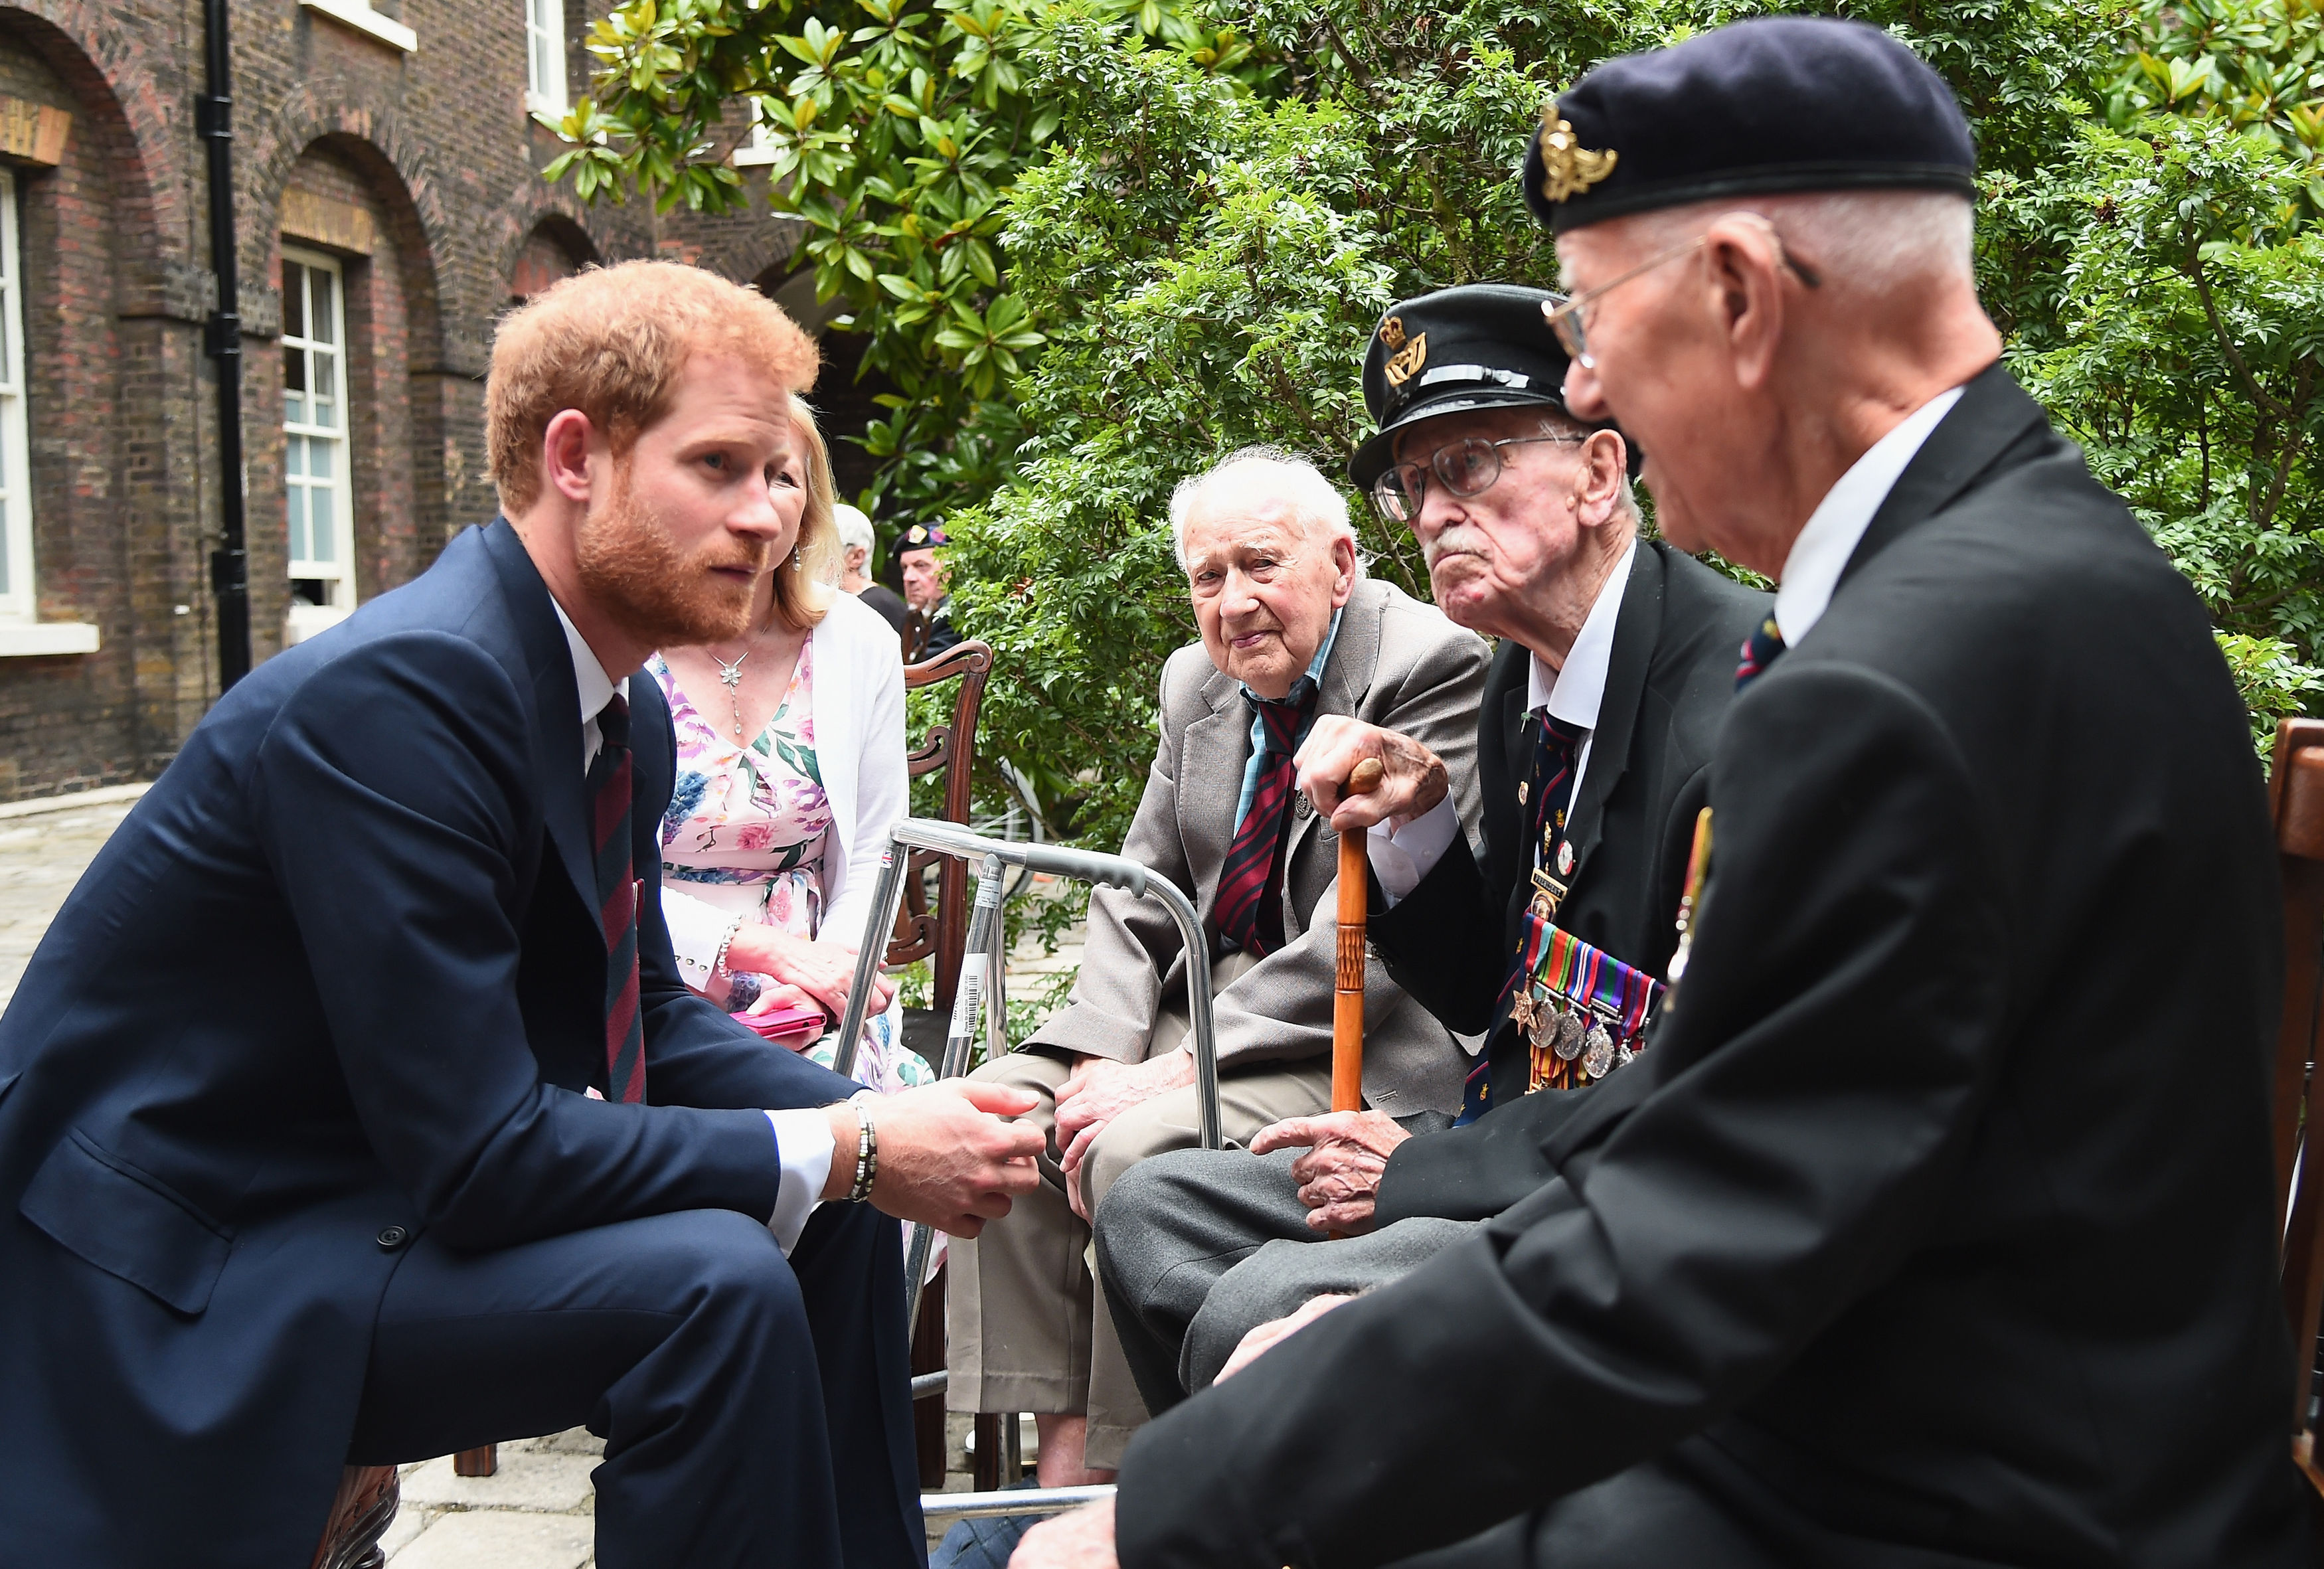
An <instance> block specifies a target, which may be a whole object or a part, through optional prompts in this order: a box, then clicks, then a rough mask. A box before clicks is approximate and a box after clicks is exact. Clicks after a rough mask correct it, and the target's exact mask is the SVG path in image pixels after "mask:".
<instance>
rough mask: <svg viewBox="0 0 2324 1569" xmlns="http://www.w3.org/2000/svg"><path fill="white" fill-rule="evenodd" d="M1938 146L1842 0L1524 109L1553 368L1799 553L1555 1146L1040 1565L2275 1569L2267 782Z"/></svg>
mask: <svg viewBox="0 0 2324 1569" xmlns="http://www.w3.org/2000/svg"><path fill="white" fill-rule="evenodd" d="M1973 176H1974V157H1973V152H1972V148H1971V143H1970V138H1969V129H1968V126H1967V125H1966V123H1965V122H1964V120H1963V118H1962V116H1961V113H1960V107H1959V106H1958V105H1957V104H1956V103H1955V102H1954V100H1953V97H1952V96H1951V94H1950V92H1949V91H1948V90H1947V89H1946V88H1945V87H1944V85H1943V83H1942V82H1941V80H1940V79H1939V78H1937V77H1936V76H1935V75H1934V74H1933V73H1932V72H1931V71H1930V70H1929V69H1927V68H1926V67H1925V66H1924V65H1923V64H1922V62H1921V61H1920V60H1917V59H1915V58H1914V56H1913V55H1912V54H1911V53H1910V52H1909V51H1906V50H1905V49H1904V48H1903V47H1902V46H1901V45H1898V44H1897V43H1895V42H1893V41H1891V40H1890V39H1888V38H1887V37H1886V35H1885V34H1882V33H1879V32H1874V31H1872V30H1870V29H1867V28H1864V27H1861V26H1858V25H1855V24H1851V23H1835V22H1826V21H1809V20H1791V19H1780V20H1765V21H1757V22H1751V23H1741V24H1738V25H1736V26H1733V27H1729V28H1725V29H1720V30H1719V31H1716V32H1710V33H1706V34H1704V35H1702V36H1701V37H1698V38H1695V39H1692V40H1690V41H1689V42H1685V43H1683V44H1681V45H1679V46H1677V47H1675V48H1673V49H1669V50H1665V51H1655V52H1652V53H1649V54H1645V55H1640V56H1636V57H1631V58H1628V59H1623V60H1615V61H1612V62H1609V63H1608V64H1606V65H1604V66H1601V67H1600V68H1599V69H1596V70H1594V71H1592V72H1591V74H1590V75H1589V76H1587V77H1585V78H1583V79H1582V81H1581V82H1580V83H1579V84H1578V85H1577V86H1576V87H1575V88H1572V90H1571V91H1569V92H1568V93H1566V94H1565V95H1564V96H1563V97H1562V98H1560V99H1559V100H1558V101H1557V103H1556V104H1555V105H1554V106H1552V108H1551V110H1550V111H1549V112H1548V113H1547V114H1545V115H1544V125H1543V127H1542V130H1541V133H1540V135H1539V137H1538V138H1537V140H1536V142H1535V146H1534V150H1533V152H1532V156H1531V157H1530V159H1529V161H1528V164H1527V168H1526V175H1525V179H1526V194H1527V196H1528V198H1529V199H1531V200H1532V201H1534V202H1535V205H1536V210H1537V211H1539V212H1541V213H1543V214H1544V215H1545V217H1547V219H1548V221H1549V222H1550V224H1551V225H1552V226H1553V227H1554V229H1555V231H1556V233H1557V236H1558V240H1557V245H1558V254H1559V258H1560V262H1561V263H1562V265H1563V268H1564V271H1565V276H1566V281H1567V282H1568V283H1569V284H1570V285H1571V286H1572V290H1573V296H1572V300H1571V301H1570V302H1569V303H1568V304H1567V305H1566V306H1564V307H1562V308H1560V309H1559V310H1558V313H1557V317H1556V320H1557V325H1558V326H1559V328H1560V330H1561V333H1562V335H1563V337H1564V341H1565V342H1566V345H1567V346H1568V348H1569V349H1570V350H1571V351H1572V354H1573V356H1574V367H1573V370H1572V373H1571V374H1569V376H1568V378H1567V382H1566V389H1565V391H1566V397H1567V401H1568V404H1569V406H1570V407H1571V408H1572V410H1573V411H1574V412H1575V413H1576V414H1577V415H1581V416H1582V417H1585V418H1588V417H1591V416H1618V417H1619V419H1620V420H1621V422H1622V425H1623V428H1624V429H1626V430H1627V431H1629V432H1630V433H1632V434H1633V435H1635V436H1636V437H1637V439H1638V440H1639V442H1640V444H1641V445H1642V446H1643V447H1644V448H1645V449H1646V453H1647V454H1648V459H1647V465H1646V483H1647V485H1648V486H1649V487H1650V488H1651V490H1652V491H1653V493H1654V494H1655V502H1656V514H1657V521H1658V522H1659V524H1660V526H1661V528H1662V530H1663V531H1664V532H1665V535H1666V537H1668V538H1669V539H1670V540H1672V541H1673V542H1674V543H1676V544H1678V545H1680V546H1682V547H1694V548H1701V547H1704V546H1710V547H1715V548H1716V549H1719V550H1720V551H1721V552H1722V553H1723V554H1725V555H1726V556H1728V557H1729V558H1732V559H1735V560H1738V561H1740V562H1742V563H1744V564H1745V565H1747V566H1750V567H1753V568H1757V569H1758V570H1760V571H1763V572H1766V573H1768V574H1769V575H1771V576H1773V577H1775V578H1776V579H1777V581H1778V582H1779V584H1780V588H1779V591H1778V593H1777V596H1776V601H1775V614H1773V615H1772V616H1771V617H1770V618H1769V620H1768V623H1766V625H1765V626H1763V627H1762V628H1761V630H1760V631H1759V632H1757V633H1756V634H1755V635H1754V636H1753V637H1752V639H1751V640H1750V642H1749V644H1748V647H1747V649H1746V650H1745V651H1744V654H1743V658H1742V661H1741V669H1740V670H1739V672H1738V679H1739V680H1740V681H1741V682H1742V683H1744V687H1745V689H1744V690H1743V691H1742V692H1741V694H1740V696H1739V697H1738V699H1737V701H1736V704H1735V706H1734V708H1733V709H1732V710H1731V712H1730V713H1729V715H1728V719H1727V724H1726V725H1725V727H1724V729H1723V730H1722V732H1721V734H1720V743H1719V746H1718V750H1717V752H1716V753H1715V755H1714V757H1713V760H1712V762H1711V788H1710V804H1711V810H1712V813H1713V819H1712V824H1711V848H1710V854H1709V855H1708V857H1707V863H1708V868H1709V871H1708V876H1707V879H1706V880H1705V881H1703V882H1702V883H1701V886H1700V887H1699V888H1698V889H1697V891H1696V896H1695V898H1694V899H1693V900H1691V901H1690V905H1689V909H1690V912H1691V914H1690V920H1691V924H1690V928H1689V932H1688V935H1687V936H1686V937H1684V938H1683V939H1682V944H1683V946H1682V948H1681V959H1679V960H1674V968H1675V969H1676V971H1677V977H1678V978H1677V983H1676V985H1675V987H1674V992H1673V995H1672V996H1671V998H1670V999H1669V1000H1668V1001H1667V1003H1666V1005H1665V1009H1664V1017H1663V1020H1662V1021H1661V1024H1660V1026H1659V1027H1658V1029H1657V1032H1656V1034H1655V1038H1654V1042H1653V1046H1652V1049H1650V1050H1648V1051H1646V1053H1645V1054H1643V1055H1642V1056H1641V1057H1640V1058H1639V1060H1638V1062H1637V1064H1636V1065H1634V1066H1632V1067H1630V1068H1628V1069H1626V1070H1624V1071H1623V1072H1621V1073H1619V1074H1617V1075H1615V1076H1614V1077H1613V1079H1612V1080H1611V1081H1609V1083H1608V1084H1606V1085H1605V1086H1604V1087H1603V1088H1602V1089H1598V1090H1593V1091H1592V1092H1591V1093H1590V1094H1589V1095H1588V1096H1587V1097H1585V1103H1584V1104H1582V1106H1581V1107H1580V1108H1579V1109H1578V1110H1577V1111H1576V1112H1575V1113H1574V1114H1573V1115H1572V1116H1571V1117H1569V1118H1567V1119H1565V1120H1564V1121H1563V1122H1562V1123H1561V1124H1560V1125H1559V1126H1557V1127H1556V1128H1555V1129H1554V1131H1552V1133H1551V1134H1550V1136H1549V1137H1548V1138H1547V1139H1546V1140H1545V1141H1544V1142H1543V1144H1542V1147H1541V1150H1540V1154H1541V1158H1542V1160H1543V1162H1544V1164H1545V1167H1546V1168H1548V1170H1549V1172H1550V1173H1551V1175H1550V1176H1549V1177H1548V1179H1547V1180H1546V1181H1545V1182H1544V1184H1543V1185H1542V1186H1541V1187H1540V1188H1538V1189H1537V1190H1536V1191H1535V1193H1534V1194H1532V1195H1530V1196H1529V1197H1527V1198H1526V1199H1525V1200H1524V1201H1523V1202H1522V1203H1520V1204H1517V1205H1515V1206H1513V1207H1512V1208H1511V1209H1509V1210H1508V1211H1507V1212H1505V1213H1504V1214H1501V1215H1500V1216H1499V1217H1497V1218H1496V1219H1495V1220H1493V1221H1491V1222H1490V1223H1488V1224H1487V1225H1485V1226H1484V1227H1482V1228H1481V1229H1480V1230H1479V1231H1478V1232H1476V1233H1475V1234H1473V1235H1471V1236H1470V1237H1468V1238H1466V1239H1464V1240H1462V1241H1459V1242H1456V1243H1454V1244H1453V1245H1452V1246H1451V1247H1448V1248H1446V1249H1444V1250H1443V1251H1441V1252H1439V1253H1437V1254H1436V1255H1435V1256H1434V1258H1432V1259H1431V1260H1428V1261H1427V1262H1426V1263H1425V1264H1423V1265H1422V1266H1421V1267H1420V1268H1419V1269H1416V1270H1414V1271H1413V1272H1412V1273H1410V1274H1409V1275H1406V1277H1405V1278H1402V1279H1400V1280H1397V1281H1396V1282H1394V1283H1393V1284H1390V1285H1388V1286H1385V1287H1383V1288H1380V1289H1379V1290H1377V1291H1375V1292H1372V1293H1370V1294H1369V1295H1368V1296H1365V1297H1360V1298H1357V1299H1355V1300H1353V1301H1351V1302H1349V1303H1347V1304H1346V1305H1345V1306H1339V1307H1337V1308H1335V1309H1333V1310H1332V1311H1329V1312H1325V1313H1323V1314H1322V1315H1320V1316H1319V1317H1317V1318H1316V1319H1315V1320H1314V1322H1313V1323H1310V1324H1307V1325H1306V1326H1305V1327H1304V1328H1301V1329H1300V1330H1298V1331H1297V1333H1296V1334H1289V1335H1287V1336H1286V1337H1285V1338H1283V1339H1282V1340H1280V1341H1279V1342H1278V1343H1277V1344H1276V1345H1275V1346H1274V1347H1273V1348H1272V1349H1271V1350H1269V1351H1268V1352H1266V1353H1265V1354H1264V1355H1263V1356H1261V1357H1259V1359H1258V1360H1257V1361H1255V1362H1253V1363H1252V1364H1251V1365H1250V1367H1249V1368H1248V1369H1246V1370H1245V1371H1241V1372H1239V1373H1238V1374H1236V1375H1235V1376H1234V1377H1232V1378H1231V1379H1228V1380H1224V1381H1223V1382H1222V1383H1220V1384H1218V1385H1216V1386H1214V1387H1213V1389H1210V1390H1208V1391H1206V1392H1204V1393H1203V1395H1201V1396H1198V1397H1196V1398H1194V1399H1191V1400H1189V1401H1187V1402H1186V1403H1185V1405H1183V1406H1181V1407H1178V1408H1177V1409H1176V1410H1175V1411H1173V1412H1171V1413H1170V1414H1169V1415H1167V1416H1166V1417H1162V1418H1160V1419H1158V1420H1157V1422H1155V1423H1154V1424H1153V1425H1152V1426H1149V1427H1148V1429H1147V1430H1146V1431H1145V1432H1144V1433H1143V1434H1141V1435H1140V1436H1139V1439H1138V1440H1137V1442H1136V1443H1134V1444H1132V1445H1131V1447H1130V1453H1129V1455H1128V1457H1127V1459H1126V1461H1125V1463H1124V1466H1123V1470H1122V1472H1121V1485H1120V1495H1119V1498H1118V1499H1117V1500H1113V1501H1112V1503H1111V1505H1110V1506H1107V1507H1101V1508H1100V1509H1094V1510H1092V1511H1090V1512H1088V1513H1085V1514H1083V1515H1078V1516H1069V1517H1066V1518H1065V1519H1063V1520H1060V1521H1057V1522H1055V1523H1053V1524H1050V1525H1047V1526H1045V1527H1040V1528H1039V1529H1037V1531H1035V1532H1034V1533H1032V1534H1031V1535H1030V1536H1028V1538H1027V1540H1026V1543H1025V1546H1024V1547H1023V1548H1022V1549H1021V1550H1020V1552H1019V1564H1020V1569H1022V1566H1023V1565H1028V1564H1035V1565H1047V1564H1065V1563H1073V1564H1102V1563H1105V1562H1108V1561H1110V1560H1111V1559H1113V1558H1114V1557H1115V1556H1116V1555H1117V1554H1118V1556H1119V1559H1120V1562H1121V1563H1122V1564H1125V1565H1127V1566H1128V1569H1161V1566H1164V1565H1186V1566H1188V1569H1192V1566H1194V1565H1196V1564H1201V1565H1203V1566H1204V1569H1234V1566H1241V1565H1248V1566H1250V1569H1279V1566H1281V1565H1286V1564H1296V1565H1299V1566H1301V1569H1306V1566H1309V1565H1329V1566H1331V1569H1342V1566H1343V1565H1344V1566H1349V1569H1357V1566H1362V1565H1369V1564H1382V1563H1387V1562H1391V1561H1394V1560H1397V1559H1400V1558H1406V1557H1412V1556H1415V1555H1423V1554H1426V1555H1428V1556H1427V1559H1426V1561H1427V1562H1428V1563H1429V1564H1431V1565H1432V1566H1433V1569H1435V1566H1443V1569H1449V1566H1450V1565H1452V1564H1472V1563H1473V1564H1487V1563H1490V1564H1505V1565H1512V1566H1514V1565H1518V1564H1539V1565H1542V1566H1543V1569H1549V1566H1552V1565H1554V1566H1556V1569H1568V1566H1598V1565H1613V1564H1684V1565H1688V1566H1690V1569H1695V1566H1702V1565H1713V1566H1723V1565H1737V1566H1747V1565H1748V1566H1753V1569H1757V1566H1762V1565H1765V1566H1769V1569H1772V1566H1775V1565H1803V1564H1812V1565H1824V1564H1832V1565H1837V1564H1849V1565H1868V1566H1873V1569H1905V1566H1907V1565H1911V1566H1914V1569H1937V1566H1945V1565H1950V1566H1960V1569H1968V1566H1969V1565H1992V1564H2091V1565H2098V1564H2133V1565H2166V1564H2168V1565H2181V1564H2184V1565H2234V1566H2237V1569H2243V1566H2253V1569H2256V1566H2260V1565H2266V1566H2270V1569H2273V1566H2276V1565H2285V1566H2289V1565H2291V1564H2304V1563H2309V1562H2311V1561H2312V1551H2313V1548H2312V1544H2311V1542H2310V1518H2309V1511H2308V1509H2307V1508H2306V1507H2305V1500H2304V1499H2303V1496H2302V1488H2303V1485H2304V1484H2302V1483H2301V1481H2299V1479H2298V1475H2297V1473H2296V1472H2294V1470H2293V1469H2292V1463H2291V1461H2290V1458H2289V1456H2288V1454H2287V1453H2286V1449H2287V1444H2286V1437H2287V1432H2288V1427H2289V1423H2288V1421H2287V1416H2288V1412H2287V1407H2288V1405H2289V1403H2290V1402H2289V1400H2288V1398H2287V1397H2288V1396H2289V1395H2290V1393H2291V1389H2292V1365H2293V1363H2292V1354H2291V1352H2292V1348H2291V1346H2290V1344H2289V1337H2288V1335H2287V1334H2286V1331H2285V1324H2284V1319H2283V1315H2282V1309H2281V1307H2280V1306H2279V1304H2278V1302H2277V1294H2276V1283H2275V1270H2276V1253H2277V1244H2278V1240H2279V1239H2278V1234H2277V1228H2276V1223H2275V1221H2274V1218H2273V1213H2272V1212H2273V1195H2272V1191H2271V1182H2270V1170H2269V1160H2268V1149H2269V1140H2268V1134H2267V1125H2266V1096H2267V1085H2266V1075H2265V1072H2264V1065H2265V1059H2266V1047H2265V1042H2266V1039H2267V1038H2268V1035H2269V1033H2270V1031H2271V1029H2272V1026H2273V1018H2272V1017H2271V1014H2272V993H2273V992H2274V990H2275V988H2276V985H2277V983H2278V978H2279V975H2280V969H2281V943H2282V937H2281V933H2280V930H2279V927H2278V922H2277V920H2276V918H2275V914H2274V905H2275V900H2276V891H2275V887H2274V883H2275V868H2274V858H2273V854H2271V843H2270V835H2269V832H2268V826H2267V818H2266V812H2265V807H2264V796H2263V792H2262V789H2261V781H2260V777H2259V773H2258V770H2257V767H2256V765H2255V761H2254V759H2253V756H2252V752H2251V747H2250V743H2249V739H2248V732H2247V730H2246V718H2245V715H2244V712H2243V708H2242V705H2241V703H2240V702H2239V701H2238V699H2237V697H2236V689H2235V686H2234V683H2233V681H2232V680H2231V679H2230V678H2229V676H2228V673H2227V669H2226V668H2225V665H2224V663H2223V662H2222V660H2220V658H2219V655H2218V651H2217V649H2216V647H2215V646H2214V644H2213V641H2212V637H2211V632H2210V627H2209V622H2208V619H2207V617H2206V616H2205V614H2204V612H2203V608H2202V605H2200V603H2199V601H2198V600H2197V598H2196V596H2195V595H2194V594H2193V592H2192V591H2191V590H2190V587H2189V586H2188V585H2187V584H2186V583H2185V582H2184V581H2183V580H2182V579H2181V578H2180V577H2179V576H2178V575H2177V574H2176V573H2174V572H2173V571H2172V569H2171V567H2170V565H2169V563H2168V562H2167V561H2166V560H2165V559H2164V558H2163V556H2162V554H2161V553H2160V552H2159V551H2158V550H2157V549H2155V548H2154V546H2153V543H2152V542H2151V541H2150V540H2148V539H2147V538H2146V537H2145V535H2144V533H2143V532H2142V531H2141V530H2140V529H2139V528H2138V526H2137V524H2136V523H2135V521H2134V520H2133V519H2132V518H2131V516H2130V514H2129V512H2128V511H2127V510H2126V508H2125V507H2124V506H2123V505H2122V503H2120V502H2119V501H2118V500H2117V499H2116V498H2115V497H2114V496H2113V495H2111V494H2108V493H2107V492H2106V491H2105V490H2104V489H2102V488H2101V487H2100V486H2098V485H2097V484H2096V483H2095V482H2094V481H2093V480H2092V479H2091V478H2090V476H2089V473H2088V472H2087V471H2086V470H2085V468H2084V467H2083V465H2082V463H2081V460H2080V456H2079V454H2078V453H2077V452H2076V451H2075V449H2074V448H2072V447H2071V446H2070V444H2068V443H2067V442H2065V441H2063V440H2062V439H2061V438H2059V437H2058V436H2057V435H2056V434H2055V433H2053V432H2052V429H2051V428H2050V426H2049V423H2048V421H2047V420H2046V419H2045V418H2044V417H2043V412H2042V411H2041V410H2040V408H2038V407H2037V406H2036V405H2035V404H2034V403H2033V401H2031V400H2029V399H2028V398H2027V397H2026V396H2025V395H2024V392H2021V391H2020V390H2019V389H2018V387H2017V386H2016V384H2015V383H2014V382H2013V381H2012V380H2011V379H2010V377H2009V375H2008V374H2007V372H2006V370H2004V369H2003V368H2002V367H2001V365H1999V363H1998V360H1999V354H2000V340H1999V337H1998V336H1997V333H1996V332H1995V330H1994V328H1993V326H1992V324H1991V323H1990V322H1989V321H1988V320H1987V317H1986V315H1985V312H1984V311H1983V309H1981V308H1980V306H1979V304H1978V298H1977V293H1976V289H1975V285H1974V281H1973V277H1972V272H1971V266H1970V221H1971V208H1970V204H1971V200H1972V198H1973V196H1974V190H1975V187H1974V183H1973ZM1396 806H1397V803H1395V802H1393V801H1388V802H1383V803H1380V804H1379V808H1377V809H1380V810H1386V811H1393V810H1394V809H1396ZM1354 815H1356V814H1355V813H1354V812H1353V811H1352V810H1351V809H1349V808H1343V810H1342V821H1352V817H1353V816H1354ZM2197 891H2199V899H2198V900H2193V901H2190V897H2189V896H2190V893H2195V892H2197Z"/></svg>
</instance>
